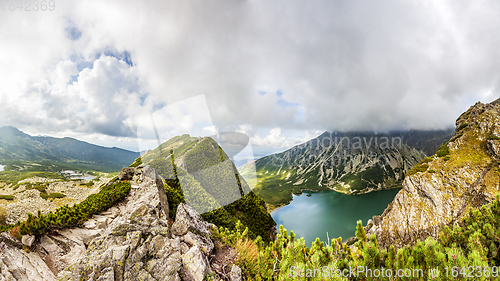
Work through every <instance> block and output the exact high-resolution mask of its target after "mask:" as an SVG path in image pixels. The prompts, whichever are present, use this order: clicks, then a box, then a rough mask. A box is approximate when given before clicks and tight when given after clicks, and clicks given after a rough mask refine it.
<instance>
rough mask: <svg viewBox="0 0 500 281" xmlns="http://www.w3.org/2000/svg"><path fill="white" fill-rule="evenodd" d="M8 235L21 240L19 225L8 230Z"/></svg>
mask: <svg viewBox="0 0 500 281" xmlns="http://www.w3.org/2000/svg"><path fill="white" fill-rule="evenodd" d="M10 236H12V237H14V238H16V239H18V240H21V238H22V235H21V227H20V226H15V227H13V228H12V229H11V230H10Z"/></svg>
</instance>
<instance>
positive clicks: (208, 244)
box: [181, 231, 214, 256]
mask: <svg viewBox="0 0 500 281" xmlns="http://www.w3.org/2000/svg"><path fill="white" fill-rule="evenodd" d="M181 241H183V242H185V243H187V244H189V245H191V246H198V248H200V249H201V250H202V251H203V253H204V254H205V255H207V256H208V255H210V253H211V252H212V250H213V249H214V242H212V240H210V239H208V238H205V237H203V236H199V235H196V234H193V233H192V232H191V231H189V232H188V233H186V235H184V236H182V238H181Z"/></svg>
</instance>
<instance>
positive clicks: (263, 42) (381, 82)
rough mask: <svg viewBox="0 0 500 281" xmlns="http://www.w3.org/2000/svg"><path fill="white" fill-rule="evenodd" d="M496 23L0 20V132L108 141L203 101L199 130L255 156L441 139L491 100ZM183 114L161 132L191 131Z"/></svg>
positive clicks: (380, 9) (64, 5)
mask: <svg viewBox="0 0 500 281" xmlns="http://www.w3.org/2000/svg"><path fill="white" fill-rule="evenodd" d="M284 7H286V8H284ZM499 13H500V4H498V3H497V2H494V1H486V0H485V1H474V2H470V3H468V2H456V1H451V0H450V1H440V2H435V1H428V2H426V1H404V2H403V1H383V2H366V1H326V0H317V1H316V0H313V1H309V2H308V3H307V5H306V4H304V2H303V1H295V0H289V1H286V2H285V1H274V2H269V1H243V2H242V1H233V2H227V1H217V0H216V1H210V2H192V1H183V2H182V3H177V2H171V1H166V2H165V1H146V2H145V1H143V2H137V1H118V0H115V1H105V2H103V1H96V0H94V1H92V0H91V1H70V2H57V7H56V10H55V11H54V12H50V13H49V12H47V13H43V14H42V13H38V14H36V13H28V12H15V13H14V12H12V13H11V12H5V13H2V17H0V26H4V27H8V28H2V29H0V38H1V39H2V44H0V77H2V83H1V84H0V99H1V103H0V125H12V126H17V127H19V128H21V129H23V130H27V131H32V132H36V131H38V132H40V133H45V134H50V133H53V134H58V133H60V132H67V133H72V132H73V133H74V132H78V133H87V134H103V135H106V136H114V137H116V139H117V141H118V140H119V139H120V142H121V141H125V140H124V138H126V137H130V136H131V135H133V131H134V127H135V126H137V121H136V120H135V119H136V117H137V116H138V115H141V114H143V113H151V112H152V111H154V110H157V109H160V108H162V106H167V105H172V104H175V103H176V102H179V101H183V100H186V99H188V98H192V97H196V96H199V95H205V97H206V104H207V106H208V111H209V115H210V118H211V121H212V122H213V123H211V124H208V125H206V126H216V127H217V129H219V130H221V131H231V130H234V129H236V128H238V126H241V125H243V124H248V125H250V126H251V127H252V128H254V129H255V131H256V132H259V134H257V135H252V138H254V139H253V140H255V141H256V143H261V144H263V145H273V146H283V145H290V144H292V143H295V141H294V139H296V140H300V139H302V136H304V137H305V136H307V131H308V130H310V132H313V130H320V131H321V130H329V129H336V130H379V131H382V130H388V129H407V128H414V129H426V128H444V127H447V126H451V125H453V123H454V120H455V119H456V118H457V117H458V115H459V114H461V113H462V112H463V111H464V110H465V109H466V108H467V107H468V106H470V105H471V104H472V103H474V102H475V101H477V100H481V101H483V102H490V101H492V100H493V99H495V98H497V97H498V91H499V88H500V79H498V74H497V73H499V71H500V65H499V64H498V63H497V61H498V60H500V49H499V48H498V41H499V40H500V34H499V33H498V32H497V31H498V30H499V28H500V18H499V17H498V14H499ZM72 32H73V33H72ZM129 64H131V65H132V66H131V65H129ZM85 67H88V68H85ZM75 77H77V78H75ZM259 92H260V93H259ZM262 93H265V94H262ZM278 93H279V94H278ZM193 112H194V113H189V114H188V115H183V116H184V117H183V118H181V119H176V122H178V123H177V124H176V127H177V128H178V130H177V131H175V130H171V131H170V133H177V132H186V131H190V130H191V131H192V130H198V129H199V130H200V132H201V131H202V130H201V129H202V128H201V129H200V128H196V129H195V124H196V122H197V121H196V120H195V119H196V118H197V116H196V114H197V112H196V110H194V111H193ZM272 128H274V129H272ZM270 129H272V130H270ZM279 130H281V131H279ZM292 131H293V132H292ZM296 132H301V135H300V136H298V135H297V133H296ZM191 133H192V132H191ZM192 134H193V133H192ZM261 136H263V137H261Z"/></svg>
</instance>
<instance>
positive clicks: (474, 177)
mask: <svg viewBox="0 0 500 281" xmlns="http://www.w3.org/2000/svg"><path fill="white" fill-rule="evenodd" d="M499 124H500V102H499V100H496V101H494V102H492V103H489V104H483V103H476V104H475V105H474V106H471V107H470V108H469V109H468V110H467V111H466V112H464V113H463V114H462V115H460V117H459V118H458V119H457V122H456V125H457V127H456V129H455V134H454V136H453V137H452V138H451V139H450V140H449V142H447V143H446V144H444V145H443V146H442V147H441V148H439V150H438V151H437V153H436V154H435V155H433V156H431V157H427V158H425V159H424V160H423V161H421V162H420V163H419V164H417V165H416V166H415V167H414V168H412V170H410V171H409V172H408V173H407V174H406V178H405V179H404V181H403V189H401V191H400V192H399V193H398V194H397V195H396V197H395V198H394V201H393V202H392V203H391V204H390V205H389V206H388V207H387V209H386V210H385V211H384V213H383V214H382V216H380V217H379V216H376V217H374V219H373V221H372V222H369V223H368V225H367V229H368V234H376V235H377V241H379V243H380V244H379V245H382V246H383V247H386V248H387V247H389V246H390V245H396V246H398V247H402V246H404V245H407V244H409V243H414V242H416V240H417V239H425V238H426V237H427V236H433V237H434V238H437V236H438V231H439V229H440V228H441V227H443V226H445V225H450V224H453V223H454V222H456V221H459V220H460V219H461V218H462V216H463V215H464V214H466V212H465V211H466V210H467V209H469V208H470V207H473V208H477V207H480V206H482V205H484V204H486V203H489V202H491V201H492V200H493V199H495V196H496V194H497V193H498V191H499V190H500V185H499V182H500V172H499V167H498V163H499V162H498V160H499V159H500V141H499V139H500V125H499Z"/></svg>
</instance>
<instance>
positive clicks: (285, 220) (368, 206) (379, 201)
mask: <svg viewBox="0 0 500 281" xmlns="http://www.w3.org/2000/svg"><path fill="white" fill-rule="evenodd" d="M399 190H400V189H390V190H382V191H375V192H371V193H368V194H363V195H345V194H342V193H339V192H336V191H333V190H332V191H322V192H308V191H304V192H303V194H302V195H300V196H295V195H293V201H292V202H291V203H290V204H289V205H287V206H284V207H281V208H279V209H278V210H276V211H274V212H272V213H271V216H272V217H273V219H274V220H275V221H276V223H277V224H278V227H279V225H280V224H282V225H283V227H284V228H286V229H287V230H288V232H290V230H293V232H294V233H295V237H296V238H299V237H304V239H305V241H306V246H310V245H311V243H312V242H313V241H314V240H316V237H319V238H320V239H321V241H327V232H328V236H329V237H330V240H331V239H333V238H338V237H342V241H346V240H347V239H348V238H350V237H352V236H354V235H355V231H356V221H358V220H362V221H363V226H365V225H366V222H367V221H368V219H371V218H372V216H374V215H381V214H382V213H383V212H384V210H385V208H386V207H387V205H388V204H389V203H390V202H392V200H393V199H394V197H395V196H396V194H397V193H398V191H399ZM308 195H310V196H308ZM278 231H279V229H278Z"/></svg>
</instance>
